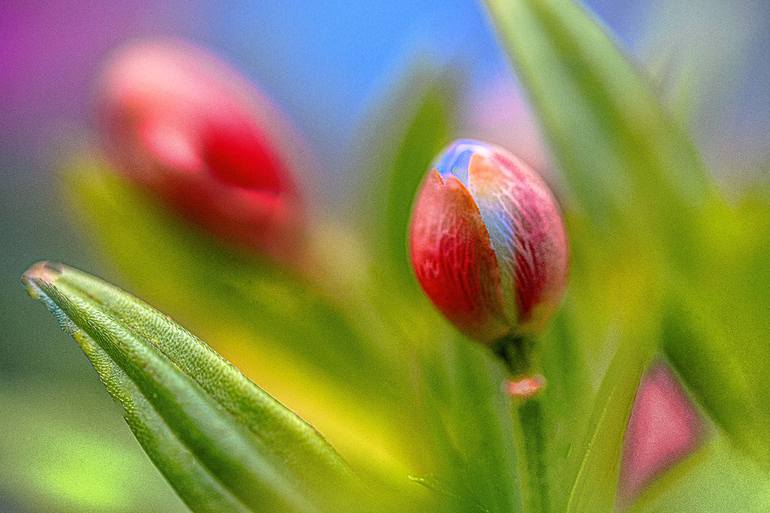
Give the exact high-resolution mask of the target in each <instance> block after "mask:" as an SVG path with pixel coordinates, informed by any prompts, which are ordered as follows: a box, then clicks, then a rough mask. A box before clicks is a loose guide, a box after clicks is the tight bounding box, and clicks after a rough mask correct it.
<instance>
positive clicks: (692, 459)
mask: <svg viewBox="0 0 770 513" xmlns="http://www.w3.org/2000/svg"><path fill="white" fill-rule="evenodd" d="M768 505H770V478H769V477H768V475H767V473H766V472H765V471H763V470H762V469H760V468H759V467H757V466H756V465H754V464H753V462H751V461H750V460H747V459H745V458H743V457H742V456H741V455H740V454H739V453H737V452H736V451H735V450H734V448H733V447H732V446H731V445H730V443H729V442H728V440H727V439H726V438H725V437H723V436H721V435H717V436H716V437H715V438H714V439H712V440H711V441H709V442H708V443H707V444H706V445H705V446H703V447H701V448H700V449H698V451H697V452H695V453H694V454H692V455H690V456H689V457H688V458H686V459H685V460H683V461H682V462H680V463H678V464H677V465H676V466H675V467H674V468H672V469H670V470H668V471H667V472H665V473H664V474H663V475H662V476H661V477H659V478H658V479H657V480H656V481H655V482H653V483H652V485H651V486H650V487H649V488H648V489H647V490H646V491H645V492H643V493H642V495H641V496H640V497H639V498H638V499H637V500H636V502H635V503H634V504H633V505H632V506H631V507H630V508H629V510H628V511H629V513H670V512H672V511H676V513H723V512H725V511H740V512H741V513H764V512H766V511H767V510H768Z"/></svg>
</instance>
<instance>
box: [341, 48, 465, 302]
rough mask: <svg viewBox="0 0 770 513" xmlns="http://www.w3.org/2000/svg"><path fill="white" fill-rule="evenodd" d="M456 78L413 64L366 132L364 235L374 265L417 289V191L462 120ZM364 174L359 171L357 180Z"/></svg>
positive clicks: (362, 155) (363, 155)
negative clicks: (413, 243)
mask: <svg viewBox="0 0 770 513" xmlns="http://www.w3.org/2000/svg"><path fill="white" fill-rule="evenodd" d="M457 77H458V73H457V70H456V69H453V70H452V72H451V75H450V72H449V70H448V69H446V68H441V67H438V66H436V65H434V64H430V63H428V62H423V61H421V62H419V63H417V64H415V65H414V66H413V67H412V68H410V70H409V71H408V72H407V73H406V74H405V76H404V77H403V78H402V80H401V81H400V82H399V83H398V84H397V86H396V87H395V88H394V89H393V90H392V91H390V92H389V94H388V96H387V98H385V99H384V100H382V101H381V103H379V104H378V105H377V108H376V110H375V112H374V113H372V114H371V115H370V117H369V120H368V121H367V123H366V125H365V127H364V135H363V137H362V141H360V143H359V147H358V148H357V149H356V151H357V152H360V157H359V158H355V159H354V162H357V166H359V167H362V168H363V176H365V177H367V179H369V182H370V183H367V186H366V191H365V195H364V205H362V209H361V211H362V212H363V214H359V215H360V217H361V219H363V220H365V224H364V226H363V230H364V233H365V235H366V236H367V237H369V238H370V239H371V241H372V245H373V250H372V253H373V254H374V255H376V260H375V265H376V266H377V267H378V268H380V269H381V270H383V271H384V272H386V273H388V276H393V277H395V279H396V280H398V282H397V286H399V287H400V286H403V285H409V286H412V287H414V286H415V285H416V281H415V279H414V278H413V275H412V270H411V266H410V265H409V259H408V254H407V226H408V224H409V216H410V215H411V212H412V202H413V200H414V198H415V195H416V193H417V189H418V187H419V185H420V183H421V182H422V179H423V178H424V177H425V175H426V173H427V171H428V168H429V166H430V164H431V162H432V161H433V159H434V158H435V156H436V155H437V154H438V152H439V151H440V150H441V149H442V148H443V147H444V146H446V145H447V144H449V143H450V142H451V138H452V136H453V134H454V131H455V126H456V123H457V115H458V112H457V111H458V89H459V83H458V78H457ZM359 174H361V169H356V170H355V174H354V175H359Z"/></svg>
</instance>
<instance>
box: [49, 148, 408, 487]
mask: <svg viewBox="0 0 770 513" xmlns="http://www.w3.org/2000/svg"><path fill="white" fill-rule="evenodd" d="M64 177H65V183H66V185H67V189H66V190H67V193H68V195H69V197H68V199H69V200H70V203H71V204H72V206H73V208H74V209H75V211H76V214H77V216H78V220H79V221H80V222H84V224H85V227H86V228H87V231H88V233H89V235H91V236H92V237H95V238H96V242H98V243H99V244H100V245H101V247H102V249H103V250H104V252H105V253H106V254H108V255H109V256H110V259H111V260H112V261H113V262H114V264H115V265H117V267H118V269H119V270H120V271H121V273H122V274H123V275H124V276H126V277H127V278H128V279H129V281H130V283H131V285H132V287H135V288H136V289H137V290H140V291H141V292H142V295H143V296H144V297H147V298H148V299H149V300H150V301H152V302H154V303H156V304H162V305H163V307H164V309H165V310H168V311H169V312H171V313H172V314H173V315H174V317H175V318H177V319H179V320H180V322H183V323H184V324H185V325H188V326H190V327H191V328H192V329H194V330H195V331H196V332H197V333H199V334H201V336H202V337H204V338H205V339H206V340H207V341H209V342H210V343H211V344H212V345H213V347H215V348H216V349H217V350H218V351H219V352H221V353H222V354H224V355H225V356H226V357H227V358H228V359H230V360H231V361H234V362H235V363H236V364H237V365H238V366H239V368H241V369H242V370H243V372H244V373H245V374H246V375H248V376H249V377H251V378H252V379H253V380H255V381H258V382H259V383H260V385H261V386H263V387H265V388H266V389H268V390H270V391H271V392H273V393H279V394H280V396H281V398H282V400H283V401H284V402H285V403H286V404H288V405H289V406H290V407H291V408H292V409H293V410H294V411H297V412H298V413H300V414H301V415H302V417H303V418H306V419H308V420H309V421H311V422H312V423H313V424H314V425H316V426H318V427H319V429H321V430H322V431H323V432H324V433H325V434H326V436H327V437H329V439H330V440H332V441H333V442H334V444H335V447H337V448H338V450H339V451H340V452H341V453H342V454H343V455H344V456H345V458H346V460H347V461H349V462H350V464H351V465H352V466H353V467H354V468H356V470H361V471H371V472H375V473H376V474H377V476H376V477H377V479H385V480H389V481H391V484H392V485H393V486H394V487H395V489H396V490H398V492H394V496H402V497H408V493H407V491H406V490H404V489H403V487H405V486H406V487H410V486H412V485H411V484H410V483H409V482H408V481H407V480H406V476H407V475H408V473H409V470H408V464H407V462H408V458H409V457H410V455H409V454H408V453H410V452H413V451H412V448H411V441H410V440H409V437H408V436H407V435H406V433H408V431H409V430H404V429H402V428H401V426H397V425H394V424H392V423H390V422H389V419H391V418H392V417H393V415H395V414H399V415H401V412H402V410H401V405H402V404H403V401H404V397H413V391H411V392H410V391H409V390H408V389H407V387H409V386H411V384H412V383H411V379H410V377H409V369H408V367H407V366H405V365H403V363H402V360H403V358H404V356H403V351H404V348H403V345H402V343H401V342H400V340H401V338H400V337H398V338H397V337H395V336H393V334H392V333H393V332H392V330H389V329H388V328H387V327H385V326H383V325H382V322H383V321H382V319H381V318H380V317H379V313H378V312H377V311H376V309H375V306H374V305H373V304H371V301H368V300H367V297H366V295H365V294H364V293H363V292H360V291H359V289H360V288H361V286H360V285H359V284H358V282H359V281H360V278H359V277H358V274H360V273H359V272H358V270H359V269H363V268H365V264H364V263H363V262H362V261H359V260H356V258H357V257H356V256H355V252H354V251H346V250H347V249H348V246H347V245H346V241H344V240H343V241H340V240H339V239H335V238H334V237H333V236H332V237H330V239H331V240H320V241H319V242H318V245H320V246H322V248H321V249H322V251H330V252H332V253H331V255H330V256H329V257H328V259H327V256H326V255H325V254H321V252H320V251H319V253H318V255H317V256H318V258H317V259H315V270H316V272H317V273H318V274H320V275H321V276H322V277H338V278H335V279H337V280H338V281H339V282H340V283H339V284H333V285H332V287H333V289H332V290H322V289H321V288H320V287H319V286H316V284H314V283H310V282H308V280H305V279H302V278H300V277H298V276H296V275H294V274H291V273H289V272H286V271H282V270H280V269H277V268H276V267H275V266H271V265H269V264H267V263H265V262H261V261H259V260H257V259H255V258H253V257H249V256H246V255H239V254H236V253H233V252H231V251H228V250H227V249H225V248H223V247H222V246H220V245H218V244H217V243H216V242H215V241H213V240H210V239H208V238H207V237H206V235H205V234H203V233H200V232H199V231H198V230H196V229H195V228H194V227H192V226H189V225H187V224H186V223H184V222H183V221H181V220H180V219H177V218H176V217H175V216H173V215H171V213H170V212H168V211H166V210H164V209H163V208H162V206H161V205H159V204H158V202H156V201H153V200H152V199H151V198H148V197H147V196H146V195H144V194H142V193H141V191H139V190H138V189H137V188H136V187H134V186H132V185H130V184H129V183H127V182H125V181H124V180H123V179H121V178H120V177H119V176H117V174H116V173H115V172H114V170H112V169H110V168H109V166H107V165H105V164H103V163H101V162H100V161H98V160H96V159H94V158H93V157H88V158H86V159H85V160H81V161H78V162H76V163H75V164H74V165H73V166H71V168H70V169H68V170H67V172H66V173H65V175H64ZM314 229H315V227H314ZM327 238H329V237H327ZM313 250H314V248H311V249H310V251H313ZM334 251H337V253H334ZM354 294H355V295H354ZM383 384H386V385H387V386H383ZM309 390H312V392H313V393H312V394H308V391H309ZM409 420H411V419H408V418H404V422H407V421H409Z"/></svg>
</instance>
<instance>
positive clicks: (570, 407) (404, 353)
mask: <svg viewBox="0 0 770 513" xmlns="http://www.w3.org/2000/svg"><path fill="white" fill-rule="evenodd" d="M489 4H490V8H491V13H492V17H493V20H494V22H495V24H496V26H497V29H498V31H499V33H500V35H501V38H502V41H503V43H504V44H505V46H506V48H507V49H508V50H509V52H510V54H511V56H512V57H513V59H514V62H515V64H516V65H517V69H518V70H519V73H520V76H521V78H522V80H523V83H524V85H525V87H526V88H527V90H528V92H529V94H530V97H531V98H532V100H533V103H534V106H535V108H536V110H537V111H538V113H539V116H540V120H541V123H542V127H543V130H544V132H545V133H546V135H547V138H548V140H549V141H550V142H551V145H552V149H553V152H554V155H555V157H556V161H557V163H558V166H559V169H560V170H561V171H562V172H563V173H564V174H565V176H566V177H567V182H568V184H569V186H568V188H567V190H566V191H564V192H565V203H564V207H565V215H566V217H567V220H568V224H569V233H570V239H571V244H572V255H573V267H572V275H571V282H570V289H569V291H568V297H567V300H566V302H565V305H564V308H563V310H562V312H561V313H560V315H559V316H558V318H557V319H556V320H555V322H554V324H553V326H552V327H551V329H550V331H549V332H548V333H546V334H544V336H543V337H542V338H541V340H540V344H541V352H540V355H539V358H540V364H541V366H542V371H543V373H544V375H545V376H546V377H547V379H548V386H547V388H546V389H545V392H544V394H543V396H542V397H541V398H540V399H539V400H538V404H539V405H540V406H541V407H542V411H543V414H544V422H545V425H544V430H545V434H544V436H543V447H542V451H540V452H539V453H537V454H535V455H534V457H535V458H537V457H539V458H541V461H536V462H534V463H535V464H534V465H532V462H531V461H529V460H528V459H531V458H532V457H533V455H532V454H529V453H527V452H526V451H525V447H526V443H525V442H526V441H525V440H523V439H522V425H521V421H522V417H521V416H520V415H511V413H512V412H516V411H517V408H519V407H520V406H519V405H513V404H511V400H510V398H508V397H507V396H506V394H505V393H504V392H503V389H502V387H501V383H502V382H503V380H504V379H505V372H504V369H503V368H502V365H501V364H500V363H499V362H498V361H496V359H495V358H494V357H493V355H492V354H491V353H490V352H489V351H488V350H487V349H485V348H482V347H477V346H475V345H472V344H470V343H469V342H468V341H467V340H464V339H463V338H462V337H461V336H459V335H457V334H456V333H455V332H454V331H453V330H452V329H451V327H449V326H448V325H447V324H446V323H445V322H444V321H443V320H442V319H441V318H439V317H438V316H437V315H436V314H435V312H433V311H432V309H431V308H430V306H429V305H428V303H427V301H425V299H424V298H422V297H421V296H420V295H419V294H415V293H414V292H415V291H416V287H415V282H414V279H413V278H412V277H411V275H410V274H409V273H408V270H407V268H406V248H405V240H406V239H405V235H404V234H405V230H406V222H407V220H408V215H409V204H410V203H411V199H412V198H413V195H414V189H415V188H416V187H417V185H418V183H419V181H420V179H421V177H422V175H423V173H424V171H425V169H426V166H427V165H428V163H429V161H430V159H431V157H432V155H433V152H434V151H435V150H437V149H439V148H440V147H441V146H443V145H444V144H445V143H446V142H449V138H450V136H451V135H452V134H453V131H454V121H453V120H454V115H455V114H454V112H453V105H454V103H455V101H456V96H455V95H456V91H455V90H454V87H455V86H454V85H452V84H449V85H446V83H445V80H444V78H445V76H444V74H443V73H442V72H440V71H437V70H430V69H429V68H426V69H424V70H423V69H422V68H420V69H418V70H417V71H416V72H415V73H413V74H411V75H410V76H409V77H408V78H407V80H406V81H405V82H404V84H402V86H401V87H400V88H399V91H400V92H399V93H397V94H394V95H393V96H392V98H391V103H390V104H388V106H387V107H385V108H383V109H382V110H381V111H379V117H378V118H377V121H376V122H372V123H371V125H370V127H371V129H372V132H371V133H367V134H366V135H365V136H364V137H365V140H366V141H371V142H370V143H369V145H368V146H367V147H371V148H373V149H372V150H371V151H369V152H367V153H366V154H365V155H368V156H369V158H371V161H370V162H368V163H366V164H364V163H362V166H361V169H369V170H371V171H370V173H371V182H373V183H375V184H376V189H374V190H373V191H365V192H364V193H363V195H362V196H363V197H364V198H368V199H367V200H365V203H366V205H367V206H368V207H369V208H368V209H362V212H363V211H366V212H368V216H367V218H368V219H370V220H371V224H364V229H363V231H364V236H362V237H360V238H357V237H355V236H352V235H350V233H349V232H347V231H346V230H344V229H343V228H344V227H342V228H341V227H339V226H335V225H326V224H323V223H320V222H318V223H316V225H315V226H313V227H312V229H311V231H312V233H313V242H312V245H311V247H310V248H309V250H308V255H307V259H308V261H309V262H312V263H313V265H312V266H309V267H308V269H306V271H308V272H304V273H302V272H288V271H285V270H280V269H276V268H275V267H273V266H271V265H269V264H266V263H265V262H261V261H257V260H254V259H253V258H252V257H248V256H244V255H238V254H234V253H233V252H231V251H230V250H228V249H226V248H222V247H220V246H219V245H218V244H217V243H216V242H214V241H212V240H209V239H208V238H207V237H206V236H205V235H203V234H200V233H198V232H196V231H195V230H194V229H192V228H190V227H188V226H187V225H185V224H184V223H183V222H181V221H179V220H177V219H175V218H174V217H173V216H172V215H171V214H169V213H167V212H166V211H165V210H163V209H162V208H161V207H160V206H159V205H158V204H156V203H155V201H154V200H152V199H151V198H148V197H145V196H144V195H143V193H142V192H140V191H138V190H136V189H135V188H134V187H133V186H131V185H129V184H127V183H125V182H123V181H122V180H120V179H118V178H116V177H115V175H114V173H113V172H112V170H110V168H109V166H108V165H107V164H104V163H103V162H102V161H101V160H100V158H99V157H98V156H95V157H94V156H89V157H86V158H85V159H83V160H80V161H78V162H76V163H75V164H73V166H71V168H70V169H68V170H67V171H66V173H65V177H66V182H67V191H68V197H69V199H70V203H71V205H72V206H73V211H74V212H75V213H76V215H77V216H78V217H79V218H82V219H83V220H84V221H85V226H86V228H87V231H88V233H89V234H91V235H92V236H93V237H94V238H95V239H96V240H97V241H98V242H99V243H100V244H101V247H102V249H103V251H104V252H105V253H106V254H108V255H109V257H110V259H111V261H112V262H113V264H114V265H115V266H116V267H117V268H118V269H119V270H120V271H121V273H122V274H123V276H124V277H125V278H126V280H127V281H128V282H129V283H130V284H131V286H130V289H131V290H133V291H135V292H136V293H137V294H138V295H140V296H141V297H144V298H147V300H148V301H149V302H150V303H151V304H153V305H156V306H158V307H159V308H160V309H161V310H163V311H165V312H168V313H170V314H171V315H173V316H174V318H176V319H178V320H179V322H181V323H182V324H184V325H185V326H188V327H189V328H190V329H192V330H193V331H194V332H196V333H198V334H199V335H200V336H202V338H204V339H206V340H207V341H208V342H209V343H210V344H212V346H213V347H214V348H215V349H217V350H218V351H219V352H221V353H222V354H223V355H224V356H225V357H227V358H228V359H230V360H232V361H233V362H234V363H235V364H236V365H237V366H238V367H239V368H241V369H242V370H243V371H244V373H245V374H246V375H248V376H249V377H250V378H251V379H252V380H254V381H255V382H256V383H258V384H259V386H260V387H261V388H263V389H264V390H266V391H267V392H268V393H270V394H271V395H272V396H274V397H276V398H277V399H279V400H280V401H281V402H282V403H284V404H286V405H287V406H288V407H289V408H290V409H291V410H293V411H295V412H297V413H298V414H299V416H300V417H302V418H304V419H306V420H307V421H308V422H310V423H311V424H312V425H313V426H315V427H316V428H318V429H319V431H320V432H321V433H322V434H323V435H324V436H325V437H326V438H327V439H328V440H329V441H330V442H331V444H332V445H333V446H334V447H335V448H336V449H337V450H338V451H339V453H340V455H341V456H342V457H343V458H344V459H345V460H346V461H347V462H348V463H349V464H350V467H351V469H352V471H353V472H354V473H355V474H357V475H359V476H360V477H361V478H362V481H363V482H365V483H366V484H367V486H369V487H371V489H374V490H377V491H376V492H374V493H375V496H376V497H377V502H379V503H380V505H382V506H384V507H385V509H386V510H390V511H442V512H446V511H457V512H461V511H463V512H467V511H479V512H520V511H529V510H527V509H525V505H530V504H538V506H537V508H538V510H539V511H541V512H545V511H553V512H561V511H569V512H579V513H598V512H609V511H612V510H613V508H616V507H618V508H625V507H628V508H630V510H631V511H634V512H637V513H652V512H655V511H661V512H662V511H674V510H675V511H683V512H687V511H693V513H694V512H695V511H698V512H699V513H706V512H711V511H714V512H722V511H725V509H726V508H727V509H729V508H730V507H732V506H738V505H740V508H741V511H757V512H759V511H763V510H764V509H766V506H767V504H768V500H769V499H768V490H769V489H770V478H768V477H767V474H766V468H767V465H768V463H769V462H770V449H769V446H768V444H770V373H768V372H766V370H767V369H768V365H770V344H767V343H766V336H767V335H766V334H767V331H768V330H767V328H768V326H770V308H767V298H766V294H767V291H768V290H770V215H768V213H770V201H768V197H767V196H765V195H757V196H755V197H746V198H741V199H740V200H739V201H737V202H736V203H735V204H730V203H728V202H726V201H724V200H723V199H722V197H721V195H720V193H719V192H718V191H717V190H716V188H715V186H714V185H713V184H712V182H711V178H710V176H709V174H708V172H707V171H706V170H705V169H704V167H703V165H702V164H701V163H700V160H699V157H698V155H697V153H696V151H695V149H694V147H693V145H692V144H691V142H690V140H689V138H688V136H687V134H686V133H685V132H684V131H682V130H681V128H680V127H679V126H678V125H677V123H676V122H674V121H672V120H671V118H670V117H669V116H668V114H667V112H666V111H665V109H664V108H663V107H661V105H660V103H659V101H658V99H657V98H656V96H655V94H654V91H653V88H652V87H651V86H650V85H649V83H648V80H647V78H646V77H645V76H644V75H643V74H641V73H640V72H639V71H638V70H637V69H636V68H635V66H634V65H633V64H632V63H630V62H629V61H628V60H627V59H626V58H625V57H624V56H623V55H622V54H621V53H620V52H619V51H618V48H617V47H616V45H615V43H614V42H613V41H612V40H611V39H610V38H608V37H607V35H606V33H605V32H604V31H603V30H602V29H601V27H599V25H597V24H596V23H595V22H594V21H593V20H592V19H591V18H590V17H589V16H588V15H587V14H586V13H585V12H584V11H583V10H582V9H581V8H580V7H579V6H577V5H576V4H575V3H573V2H571V1H568V0H490V1H489ZM464 135H465V134H464ZM362 215H363V214H362ZM362 241H365V243H361V242H362ZM84 279H85V278H84ZM99 286H103V285H99ZM87 288H88V287H85V288H84V290H85V289H87ZM84 290H81V291H80V292H79V294H81V296H82V297H81V299H83V300H84V301H85V300H89V301H90V300H91V299H88V297H87V296H88V295H87V294H83V292H84ZM124 314H125V312H124V311H123V310H121V309H115V310H113V311H111V312H110V313H109V315H111V316H118V317H120V316H123V315H124ZM68 315H69V316H70V317H77V316H78V315H81V314H80V313H78V312H77V311H74V310H72V311H70V312H69V314H68ZM127 320H128V317H126V318H124V319H123V322H127ZM164 322H168V321H164ZM100 333H101V332H100ZM89 347H91V348H94V347H95V346H93V345H90V346H89ZM192 347H197V346H192ZM660 351H662V352H663V353H664V354H665V356H666V357H667V358H668V359H669V361H670V363H671V364H672V365H673V366H674V367H675V369H676V371H677V372H678V374H679V376H681V378H682V379H683V380H684V381H685V384H686V385H687V386H688V388H689V390H690V392H691V393H692V394H693V396H694V397H695V398H696V399H697V400H698V401H699V404H700V406H702V408H703V411H704V413H705V414H706V415H708V416H710V418H711V419H713V421H714V423H715V427H714V428H713V431H714V433H713V434H712V435H711V438H710V440H709V441H708V442H707V443H706V445H704V446H703V447H702V448H701V449H700V450H699V451H698V452H696V453H695V454H694V455H692V456H691V457H690V458H688V459H686V460H685V461H683V462H682V463H680V464H679V465H678V466H676V467H675V468H674V469H673V470H671V471H669V472H668V473H667V474H665V475H664V476H663V477H662V478H661V479H660V480H659V481H658V482H656V483H654V484H653V485H652V486H651V487H649V488H648V489H647V490H646V491H644V492H643V493H642V495H641V496H640V498H639V499H638V501H637V502H636V503H633V502H632V503H631V504H622V505H618V504H616V489H617V486H616V483H617V479H618V474H619V465H620V452H621V449H622V446H623V434H624V431H625V426H626V421H627V418H628V415H629V412H630V409H631V405H632V402H633V399H634V396H635V393H636V389H637V386H638V383H639V379H640V377H641V375H642V373H643V371H644V369H645V367H646V365H647V364H648V362H649V361H650V360H651V359H652V358H653V357H654V356H655V355H656V354H658V353H659V352H660ZM99 361H102V362H105V360H104V359H103V358H102V359H101V360H99ZM107 363H109V362H107ZM124 363H129V364H130V363H132V361H131V359H130V358H129V359H128V360H127V361H126V362H124ZM133 363H136V362H133ZM112 364H114V362H113V363H112ZM112 364H111V365H112ZM105 368H106V367H102V368H101V370H104V369H105ZM111 368H112V367H111ZM763 371H764V372H763ZM311 391H312V393H311ZM209 393H210V391H209ZM518 411H519V412H520V411H521V410H518ZM196 426H197V421H196V420H195V419H192V420H191V422H190V423H189V424H188V427H187V428H189V429H193V428H195V429H197V427H196ZM278 449H280V448H276V450H278ZM234 458H236V459H237V458H243V459H242V460H241V461H240V463H242V464H244V465H246V464H252V463H253V461H250V460H249V458H248V457H247V455H246V453H244V454H243V455H239V456H234ZM538 465H539V466H540V468H545V469H546V472H545V474H544V475H535V474H533V469H537V468H538ZM159 466H161V467H162V465H160V464H159ZM167 472H168V470H167ZM212 475H213V474H212ZM535 483H537V484H535ZM720 487H721V488H724V493H723V491H721V490H717V489H718V488H720ZM339 493H340V494H344V493H345V492H343V491H341V490H339ZM538 495H539V496H540V497H538ZM362 504H363V503H362ZM688 508H689V509H688ZM297 509H298V510H301V509H302V508H297ZM235 510H236V511H237V509H235ZM197 511H206V509H203V508H201V509H197Z"/></svg>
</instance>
